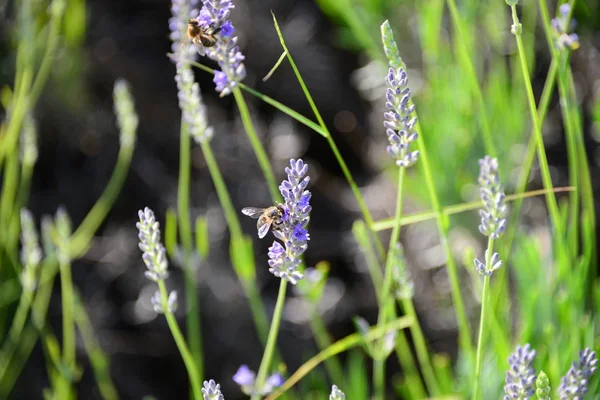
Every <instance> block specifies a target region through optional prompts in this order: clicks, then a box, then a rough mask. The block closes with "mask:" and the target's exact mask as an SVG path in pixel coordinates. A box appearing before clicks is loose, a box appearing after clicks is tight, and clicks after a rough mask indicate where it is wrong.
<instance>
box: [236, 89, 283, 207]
mask: <svg viewBox="0 0 600 400" xmlns="http://www.w3.org/2000/svg"><path fill="white" fill-rule="evenodd" d="M233 96H234V97H235V101H236V103H237V106H238V110H239V112H240V116H241V117H242V123H243V124H244V129H245V130H246V134H247V135H248V139H250V145H251V146H252V150H254V154H255V155H256V158H257V160H258V164H259V165H260V169H261V170H262V172H263V175H264V176H265V179H266V181H267V186H268V189H269V194H270V195H271V200H273V202H274V203H280V202H281V194H280V193H279V189H278V185H277V182H276V181H275V174H274V173H273V168H272V167H271V162H270V161H269V157H268V156H267V153H266V152H265V149H264V147H263V145H262V143H261V142H260V139H259V138H258V135H257V134H256V130H255V129H254V124H253V123H252V118H251V117H250V111H249V110H248V105H247V104H246V100H244V95H243V94H242V92H241V90H240V88H239V87H236V88H235V89H233Z"/></svg>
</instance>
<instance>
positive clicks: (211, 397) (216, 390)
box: [202, 379, 225, 400]
mask: <svg viewBox="0 0 600 400" xmlns="http://www.w3.org/2000/svg"><path fill="white" fill-rule="evenodd" d="M202 400H225V397H223V394H221V385H219V384H218V383H216V382H215V381H214V380H212V379H211V380H210V381H204V387H203V388H202Z"/></svg>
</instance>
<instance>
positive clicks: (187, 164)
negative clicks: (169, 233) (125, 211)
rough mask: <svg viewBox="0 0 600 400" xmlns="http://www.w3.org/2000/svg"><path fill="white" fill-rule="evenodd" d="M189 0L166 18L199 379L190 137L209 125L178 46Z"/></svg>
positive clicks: (199, 136) (204, 137)
mask: <svg viewBox="0 0 600 400" xmlns="http://www.w3.org/2000/svg"><path fill="white" fill-rule="evenodd" d="M190 5H191V4H190V2H189V1H188V0H174V1H173V2H172V4H171V13H172V17H171V19H170V20H169V27H170V28H171V40H172V41H173V45H172V47H173V50H174V54H175V57H174V61H175V62H176V68H177V74H176V75H175V81H176V82H177V88H178V89H179V91H178V94H177V97H178V99H179V107H180V108H181V128H180V134H179V136H180V137H179V182H178V184H177V216H178V226H179V233H180V237H181V244H182V248H183V257H182V260H181V262H182V265H183V271H184V277H185V298H186V304H187V307H188V312H187V313H186V318H187V324H186V327H187V340H188V342H189V344H190V351H191V353H192V354H193V357H194V359H195V362H196V365H197V367H198V370H199V374H200V376H199V377H198V378H199V379H200V380H202V375H203V370H204V361H203V358H202V330H201V327H200V305H199V301H198V296H197V293H196V279H195V277H196V269H197V267H198V266H197V262H195V261H194V259H195V257H194V239H193V233H192V225H191V220H190V219H191V217H190V204H189V202H190V168H191V143H190V140H191V139H190V136H191V137H192V138H193V139H194V140H195V141H197V142H200V143H204V142H206V141H208V140H210V138H211V136H212V128H210V127H209V125H208V122H207V118H206V109H205V106H204V103H203V102H202V99H201V97H200V87H199V85H198V83H196V82H194V74H193V72H192V69H191V66H190V62H191V61H193V60H194V57H195V54H196V53H195V52H194V51H193V50H192V49H190V48H189V47H188V46H181V41H182V40H183V38H185V37H186V35H187V33H186V30H187V21H188V19H189V16H190V13H191V9H190Z"/></svg>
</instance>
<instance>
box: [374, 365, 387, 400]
mask: <svg viewBox="0 0 600 400" xmlns="http://www.w3.org/2000/svg"><path fill="white" fill-rule="evenodd" d="M373 392H374V395H373V399H375V400H378V399H379V400H384V399H385V358H383V357H381V358H377V359H376V360H374V361H373Z"/></svg>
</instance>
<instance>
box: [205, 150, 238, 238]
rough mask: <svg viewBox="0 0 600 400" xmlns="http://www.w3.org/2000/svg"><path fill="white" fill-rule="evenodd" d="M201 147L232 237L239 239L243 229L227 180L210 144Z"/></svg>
mask: <svg viewBox="0 0 600 400" xmlns="http://www.w3.org/2000/svg"><path fill="white" fill-rule="evenodd" d="M200 147H201V148H202V154H204V159H205V161H206V165H207V166H208V172H209V173H210V176H211V178H212V181H213V183H214V185H215V189H216V190H217V196H218V197H219V203H221V207H222V208H223V213H224V214H225V220H226V221H227V225H228V226H229V231H230V232H231V236H233V237H238V238H239V237H242V227H241V225H240V220H239V218H238V213H237V212H236V210H235V207H234V206H233V202H232V201H231V197H230V196H229V192H228V191H227V185H225V180H224V179H223V175H222V174H221V170H220V169H219V165H218V164H217V160H216V159H215V155H214V154H213V151H212V148H211V147H210V143H208V142H202V143H200Z"/></svg>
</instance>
